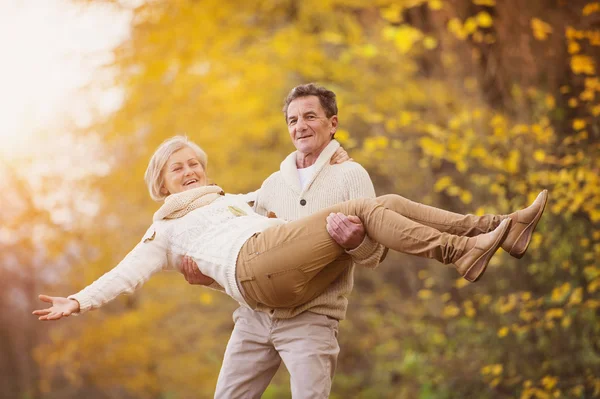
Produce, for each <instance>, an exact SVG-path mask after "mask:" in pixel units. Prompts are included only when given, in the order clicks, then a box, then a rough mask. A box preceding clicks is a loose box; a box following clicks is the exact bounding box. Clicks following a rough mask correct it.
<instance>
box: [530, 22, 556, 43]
mask: <svg viewBox="0 0 600 399" xmlns="http://www.w3.org/2000/svg"><path fill="white" fill-rule="evenodd" d="M531 29H532V30H533V36H534V37H535V38H536V39H537V40H546V39H547V38H548V34H549V33H552V27H551V26H550V25H549V24H547V23H546V22H544V21H542V20H541V19H539V18H533V19H532V20H531Z"/></svg>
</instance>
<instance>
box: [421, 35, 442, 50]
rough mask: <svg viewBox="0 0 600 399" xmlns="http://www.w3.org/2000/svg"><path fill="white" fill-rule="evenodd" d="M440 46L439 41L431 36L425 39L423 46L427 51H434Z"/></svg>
mask: <svg viewBox="0 0 600 399" xmlns="http://www.w3.org/2000/svg"><path fill="white" fill-rule="evenodd" d="M437 45H438V42H437V39H436V38H434V37H431V36H427V37H426V38H425V39H423V46H424V47H425V48H426V49H427V50H433V49H434V48H436V47H437Z"/></svg>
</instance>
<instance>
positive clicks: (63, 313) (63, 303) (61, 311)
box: [32, 295, 79, 320]
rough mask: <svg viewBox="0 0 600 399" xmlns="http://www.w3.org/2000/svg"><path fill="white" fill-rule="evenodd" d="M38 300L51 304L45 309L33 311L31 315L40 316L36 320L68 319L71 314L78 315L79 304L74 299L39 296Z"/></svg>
mask: <svg viewBox="0 0 600 399" xmlns="http://www.w3.org/2000/svg"><path fill="white" fill-rule="evenodd" d="M39 298H40V299H41V300H42V301H44V302H48V303H51V304H52V306H51V307H49V308H46V309H39V310H34V311H33V313H32V314H34V315H36V316H40V317H39V318H38V320H58V319H62V318H63V317H69V316H71V315H72V314H73V313H79V302H77V301H76V300H75V299H68V298H63V297H60V296H48V295H40V296H39Z"/></svg>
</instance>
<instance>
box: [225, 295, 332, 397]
mask: <svg viewBox="0 0 600 399" xmlns="http://www.w3.org/2000/svg"><path fill="white" fill-rule="evenodd" d="M233 321H234V322H235V326H234V328H233V332H232V333H231V338H230V339H229V343H228V344H227V349H226V351H225V356H224V358H223V365H222V367H221V373H220V374H219V379H218V381H217V388H216V390H215V398H216V399H238V398H239V399H242V398H243V399H255V398H260V397H261V396H262V394H263V392H264V391H265V389H267V386H268V385H269V383H270V382H271V379H272V378H273V376H274V375H275V372H276V371H277V369H278V368H279V364H280V363H281V360H283V362H284V364H285V366H286V368H287V369H288V371H289V372H290V385H291V389H292V397H293V398H294V399H309V398H310V399H325V398H328V397H329V392H330V391H331V381H332V379H333V375H334V373H335V367H336V363H337V356H338V353H339V351H340V347H339V346H338V342H337V333H338V321H337V320H334V319H332V318H330V317H327V316H323V315H320V314H316V313H311V312H304V313H301V314H299V315H298V316H296V317H293V318H291V319H275V318H271V317H269V315H268V314H266V313H262V312H255V311H253V310H251V309H248V308H246V307H245V306H241V307H240V308H238V309H237V310H236V311H235V312H234V314H233Z"/></svg>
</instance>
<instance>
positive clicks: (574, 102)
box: [569, 97, 579, 108]
mask: <svg viewBox="0 0 600 399" xmlns="http://www.w3.org/2000/svg"><path fill="white" fill-rule="evenodd" d="M578 104H579V101H577V99H576V98H575V97H571V98H569V107H571V108H575V107H577V105H578Z"/></svg>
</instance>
